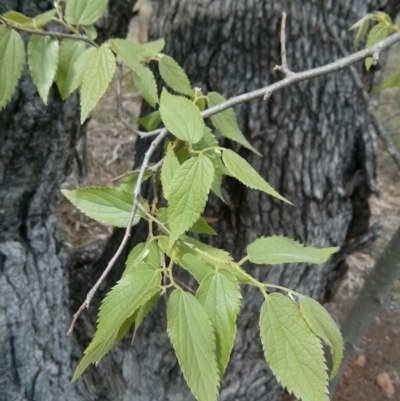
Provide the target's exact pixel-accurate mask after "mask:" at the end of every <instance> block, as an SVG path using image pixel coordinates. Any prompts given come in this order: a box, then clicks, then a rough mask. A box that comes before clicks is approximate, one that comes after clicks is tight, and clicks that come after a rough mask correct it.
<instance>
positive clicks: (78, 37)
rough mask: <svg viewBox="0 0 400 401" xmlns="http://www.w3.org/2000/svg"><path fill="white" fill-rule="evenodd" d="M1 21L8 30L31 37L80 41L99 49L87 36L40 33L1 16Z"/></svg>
mask: <svg viewBox="0 0 400 401" xmlns="http://www.w3.org/2000/svg"><path fill="white" fill-rule="evenodd" d="M0 21H2V22H3V23H4V24H5V25H6V26H7V28H10V29H14V30H15V31H18V32H24V33H29V34H31V35H40V36H51V37H53V38H56V39H74V40H80V41H82V42H86V43H88V44H90V45H92V46H94V47H99V45H98V44H97V43H96V42H93V40H91V39H89V38H88V37H87V36H85V35H73V34H70V33H61V32H50V31H40V30H36V29H30V28H23V27H21V26H17V25H14V24H12V23H11V22H9V21H8V20H7V19H6V18H4V17H2V16H1V15H0Z"/></svg>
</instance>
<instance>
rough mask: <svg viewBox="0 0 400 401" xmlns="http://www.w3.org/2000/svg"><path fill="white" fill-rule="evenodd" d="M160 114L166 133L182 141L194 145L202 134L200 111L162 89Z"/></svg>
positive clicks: (184, 99) (186, 100) (191, 104)
mask: <svg viewBox="0 0 400 401" xmlns="http://www.w3.org/2000/svg"><path fill="white" fill-rule="evenodd" d="M160 113H161V118H162V121H163V123H164V124H165V126H166V128H167V129H168V131H170V132H171V133H172V134H173V135H175V136H176V137H177V138H179V139H181V140H182V141H187V142H191V143H196V142H198V141H200V139H201V138H202V136H203V133H204V120H203V118H202V117H201V114H200V110H199V109H198V108H197V107H196V106H195V105H194V104H193V102H191V101H190V100H189V99H186V98H185V97H182V96H175V95H171V94H170V93H168V91H167V90H166V89H165V88H164V89H163V91H162V93H161V98H160Z"/></svg>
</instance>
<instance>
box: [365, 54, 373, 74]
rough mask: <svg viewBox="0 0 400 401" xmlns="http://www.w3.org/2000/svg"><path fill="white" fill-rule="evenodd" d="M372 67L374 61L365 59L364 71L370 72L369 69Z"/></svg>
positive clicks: (368, 58)
mask: <svg viewBox="0 0 400 401" xmlns="http://www.w3.org/2000/svg"><path fill="white" fill-rule="evenodd" d="M373 65H374V59H373V58H372V57H367V58H366V59H365V69H366V70H367V71H369V70H370V68H371V67H372V66H373Z"/></svg>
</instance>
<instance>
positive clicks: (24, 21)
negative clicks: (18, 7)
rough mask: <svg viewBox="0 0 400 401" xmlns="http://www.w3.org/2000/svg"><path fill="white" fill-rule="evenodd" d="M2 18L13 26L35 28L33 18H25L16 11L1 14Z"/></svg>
mask: <svg viewBox="0 0 400 401" xmlns="http://www.w3.org/2000/svg"><path fill="white" fill-rule="evenodd" d="M3 17H4V18H5V19H7V20H8V21H10V22H11V23H12V24H14V25H18V26H22V27H24V28H36V24H35V21H34V20H33V18H30V17H27V16H26V15H24V14H21V13H19V12H18V11H8V12H6V13H5V14H3Z"/></svg>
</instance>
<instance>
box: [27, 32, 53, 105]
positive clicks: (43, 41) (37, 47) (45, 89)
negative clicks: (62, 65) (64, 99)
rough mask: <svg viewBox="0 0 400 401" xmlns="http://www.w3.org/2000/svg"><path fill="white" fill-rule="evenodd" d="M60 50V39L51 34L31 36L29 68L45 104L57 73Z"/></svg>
mask: <svg viewBox="0 0 400 401" xmlns="http://www.w3.org/2000/svg"><path fill="white" fill-rule="evenodd" d="M58 52H59V44H58V40H56V39H53V38H51V37H50V36H40V35H32V36H31V40H30V41H29V46H28V59H29V69H30V70H31V75H32V80H33V83H34V84H35V85H36V88H37V90H38V92H39V95H40V97H41V98H42V100H43V103H44V104H47V96H48V94H49V90H50V87H51V84H52V83H53V80H54V77H55V75H56V70H57V65H58Z"/></svg>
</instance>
